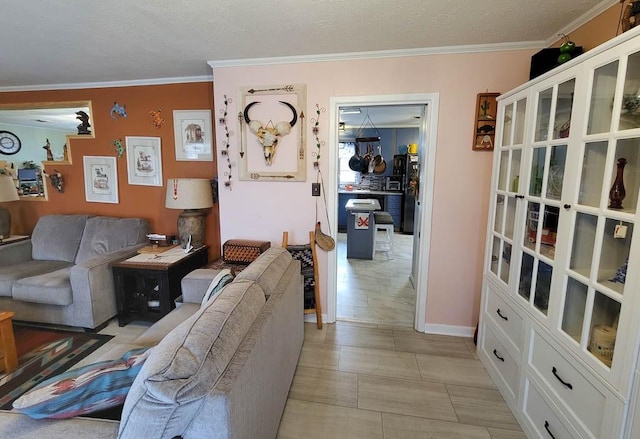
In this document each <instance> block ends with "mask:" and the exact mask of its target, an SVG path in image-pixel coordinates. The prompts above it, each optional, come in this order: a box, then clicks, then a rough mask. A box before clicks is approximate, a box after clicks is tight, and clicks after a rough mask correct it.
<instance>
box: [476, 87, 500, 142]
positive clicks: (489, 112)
mask: <svg viewBox="0 0 640 439" xmlns="http://www.w3.org/2000/svg"><path fill="white" fill-rule="evenodd" d="M498 96H500V93H478V97H477V99H476V112H475V116H474V126H473V147H472V149H473V150H474V151H493V143H494V142H495V137H496V116H497V112H498V103H497V101H496V98H497V97H498Z"/></svg>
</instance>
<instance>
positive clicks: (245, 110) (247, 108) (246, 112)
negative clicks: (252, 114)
mask: <svg viewBox="0 0 640 439" xmlns="http://www.w3.org/2000/svg"><path fill="white" fill-rule="evenodd" d="M259 103H260V102H258V101H254V102H251V103H250V104H248V105H247V106H246V107H244V120H245V122H247V123H251V119H249V108H251V107H252V106H253V105H255V104H259Z"/></svg>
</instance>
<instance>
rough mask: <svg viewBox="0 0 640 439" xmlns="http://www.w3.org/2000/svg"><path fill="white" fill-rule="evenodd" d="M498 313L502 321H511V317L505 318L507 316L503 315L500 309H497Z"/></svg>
mask: <svg viewBox="0 0 640 439" xmlns="http://www.w3.org/2000/svg"><path fill="white" fill-rule="evenodd" d="M496 312H497V313H498V315H499V316H500V318H501V319H502V320H506V321H508V320H509V317H505V316H503V315H502V312H501V311H500V308H498V309H496Z"/></svg>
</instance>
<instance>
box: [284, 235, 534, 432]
mask: <svg viewBox="0 0 640 439" xmlns="http://www.w3.org/2000/svg"><path fill="white" fill-rule="evenodd" d="M412 245H413V236H411V235H402V234H397V233H396V234H395V236H394V251H393V252H392V253H389V252H376V253H375V256H374V259H373V260H360V259H347V258H346V234H344V233H339V234H338V239H337V246H336V247H337V251H338V279H337V289H338V291H337V293H338V294H337V313H336V317H337V320H338V322H337V323H336V324H333V325H324V327H323V329H322V330H321V331H319V330H317V329H316V326H315V324H313V323H305V341H304V345H303V347H302V354H301V356H300V360H299V361H298V368H297V370H296V374H295V376H294V379H293V384H292V386H291V389H290V391H289V398H288V400H287V406H286V408H285V412H284V415H283V417H282V420H281V422H280V430H279V432H278V439H300V438H305V439H307V438H308V439H315V438H318V439H324V438H332V439H341V438H344V439H360V438H362V439H369V438H372V439H373V438H381V439H382V438H384V439H413V438H416V439H417V438H420V439H427V438H429V439H431V438H433V439H436V438H437V439H447V438H456V439H458V438H464V439H523V438H525V436H524V433H522V431H521V429H520V426H519V425H518V423H517V421H516V419H515V418H514V417H513V415H512V413H511V411H510V410H509V408H508V407H507V405H506V404H505V402H504V400H503V399H502V397H501V396H500V393H499V392H498V390H497V389H496V387H495V385H494V384H493V382H492V380H491V378H490V377H489V375H488V374H487V372H486V371H485V369H484V367H483V366H482V364H481V363H480V361H479V360H478V357H477V356H476V353H475V345H474V344H473V340H472V339H471V338H460V337H449V336H442V335H428V334H421V333H418V332H416V331H414V330H413V326H414V315H415V290H414V288H413V286H412V285H411V283H410V282H409V274H410V272H411V257H412Z"/></svg>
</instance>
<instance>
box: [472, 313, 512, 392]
mask: <svg viewBox="0 0 640 439" xmlns="http://www.w3.org/2000/svg"><path fill="white" fill-rule="evenodd" d="M491 326H492V325H491V324H485V326H484V337H483V338H482V342H481V343H482V344H481V346H480V348H481V349H482V350H483V351H484V354H485V355H486V357H488V358H489V359H490V360H491V363H492V364H493V366H494V367H495V369H496V371H497V372H498V374H499V375H500V378H502V381H503V382H504V384H505V385H506V386H507V387H508V389H509V391H510V394H509V395H508V396H509V397H510V398H511V399H512V400H513V401H514V402H515V401H516V400H517V395H518V381H519V377H520V366H519V364H518V361H516V360H515V359H514V358H513V357H512V356H511V354H509V352H508V351H507V349H506V348H505V347H504V345H503V344H502V343H500V341H498V337H497V336H496V334H495V332H494V330H493V329H492V327H491ZM503 396H505V397H506V396H507V395H504V394H503Z"/></svg>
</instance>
